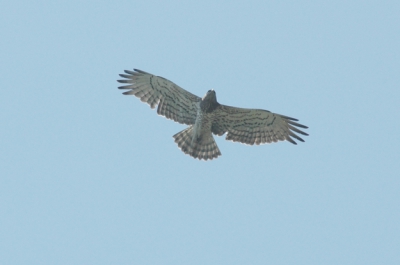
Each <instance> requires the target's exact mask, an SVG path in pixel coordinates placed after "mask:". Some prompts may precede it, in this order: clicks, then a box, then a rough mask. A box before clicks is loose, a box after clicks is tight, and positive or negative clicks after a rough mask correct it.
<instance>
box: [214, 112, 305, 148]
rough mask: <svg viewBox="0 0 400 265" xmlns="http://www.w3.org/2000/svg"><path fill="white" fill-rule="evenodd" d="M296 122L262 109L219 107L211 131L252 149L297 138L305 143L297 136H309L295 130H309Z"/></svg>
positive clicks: (292, 141)
mask: <svg viewBox="0 0 400 265" xmlns="http://www.w3.org/2000/svg"><path fill="white" fill-rule="evenodd" d="M295 121H297V119H294V118H290V117H287V116H283V115H279V114H276V113H272V112H270V111H267V110H261V109H243V108H235V107H230V106H225V105H220V106H219V107H218V108H217V109H216V110H215V113H214V121H213V125H212V127H211V130H212V132H213V133H214V134H216V135H220V136H221V135H223V134H224V133H226V132H228V134H227V136H226V139H227V140H232V141H234V142H241V143H245V144H249V145H253V144H256V145H259V144H264V143H271V142H277V141H284V140H287V141H289V142H291V143H292V144H296V142H295V141H294V140H293V139H292V137H293V138H295V139H297V140H299V141H301V142H304V140H303V139H301V138H300V137H299V136H298V135H297V134H295V133H299V134H302V135H308V134H307V133H305V132H303V131H301V130H299V129H298V128H296V127H300V128H304V129H307V128H308V127H307V126H304V125H301V124H299V123H297V122H295Z"/></svg>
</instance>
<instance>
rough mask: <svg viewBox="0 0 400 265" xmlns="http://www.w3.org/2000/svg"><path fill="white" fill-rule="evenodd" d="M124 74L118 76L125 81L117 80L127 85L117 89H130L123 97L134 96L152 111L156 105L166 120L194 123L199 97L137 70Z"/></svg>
mask: <svg viewBox="0 0 400 265" xmlns="http://www.w3.org/2000/svg"><path fill="white" fill-rule="evenodd" d="M125 73H126V74H120V76H121V77H123V78H125V79H123V80H118V82H120V83H127V84H128V85H125V86H120V87H119V89H130V91H127V92H124V93H123V94H124V95H135V96H136V97H138V98H140V100H141V101H143V102H146V103H147V104H149V105H150V107H151V108H152V109H154V108H155V106H157V105H158V108H157V113H158V114H159V115H162V116H164V117H166V118H168V119H171V120H174V121H176V122H179V123H183V124H187V125H192V124H194V123H195V121H196V116H197V108H198V107H197V106H198V102H200V101H201V98H200V97H198V96H196V95H193V94H192V93H190V92H188V91H186V90H184V89H183V88H181V87H179V86H178V85H176V84H174V83H173V82H171V81H169V80H167V79H165V78H163V77H160V76H155V75H152V74H149V73H146V72H144V71H141V70H138V69H134V71H129V70H125Z"/></svg>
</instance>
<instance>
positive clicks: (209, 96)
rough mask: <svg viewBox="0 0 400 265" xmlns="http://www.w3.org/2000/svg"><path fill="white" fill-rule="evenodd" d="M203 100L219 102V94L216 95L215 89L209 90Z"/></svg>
mask: <svg viewBox="0 0 400 265" xmlns="http://www.w3.org/2000/svg"><path fill="white" fill-rule="evenodd" d="M203 100H205V101H210V102H217V94H216V93H215V91H214V89H211V90H208V91H207V93H206V94H205V95H204V97H203Z"/></svg>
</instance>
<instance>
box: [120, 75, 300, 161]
mask: <svg viewBox="0 0 400 265" xmlns="http://www.w3.org/2000/svg"><path fill="white" fill-rule="evenodd" d="M120 76H121V77H123V78H125V79H123V80H118V82H120V83H126V84H127V85H124V86H120V87H119V89H128V90H129V91H127V92H124V93H123V94H124V95H135V96H136V97H138V98H140V100H141V101H143V102H146V103H147V104H149V105H150V107H151V108H152V109H153V108H155V107H156V106H157V105H158V108H157V113H158V114H159V115H162V116H164V117H166V118H167V119H171V120H174V121H176V122H179V123H182V124H187V125H189V127H188V128H186V129H184V130H183V131H181V132H179V133H177V134H175V135H174V136H173V137H174V139H175V142H176V143H177V144H178V146H179V148H180V149H181V150H182V151H183V152H184V153H185V154H188V155H190V156H192V157H194V158H198V159H200V160H201V159H204V160H208V159H210V160H211V159H213V158H217V157H218V156H220V155H221V152H220V151H219V148H218V146H217V144H216V143H215V140H214V137H213V135H212V134H216V135H218V136H221V135H223V134H224V133H226V132H227V135H226V140H232V141H234V142H241V143H244V144H249V145H253V144H256V145H259V144H265V143H272V142H277V141H284V140H287V141H289V142H291V143H292V144H296V142H295V141H294V140H293V138H294V139H297V140H299V141H301V142H304V140H303V139H301V138H300V137H299V136H298V135H296V134H295V133H298V134H302V135H308V134H307V133H305V132H303V131H301V130H299V129H298V128H296V127H300V128H305V129H306V128H308V127H307V126H304V125H301V124H299V123H297V122H296V121H298V120H297V119H294V118H290V117H288V116H284V115H280V114H276V113H272V112H270V111H267V110H261V109H243V108H236V107H230V106H226V105H222V104H219V103H218V102H217V97H216V93H215V91H214V90H209V91H208V92H207V93H206V94H205V96H204V97H203V98H200V97H198V96H196V95H193V94H192V93H190V92H188V91H186V90H184V89H183V88H181V87H179V86H178V85H176V84H174V83H173V82H171V81H169V80H167V79H165V78H163V77H160V76H155V75H152V74H149V73H146V72H144V71H141V70H138V69H134V71H129V70H125V74H120Z"/></svg>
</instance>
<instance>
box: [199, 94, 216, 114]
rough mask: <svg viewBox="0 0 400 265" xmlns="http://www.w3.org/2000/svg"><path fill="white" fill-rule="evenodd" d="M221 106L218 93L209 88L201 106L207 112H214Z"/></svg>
mask: <svg viewBox="0 0 400 265" xmlns="http://www.w3.org/2000/svg"><path fill="white" fill-rule="evenodd" d="M218 106H219V103H218V102H217V94H216V93H215V91H214V90H213V89H211V90H208V92H207V93H206V94H205V96H204V97H203V100H202V101H201V108H202V110H204V111H206V112H212V111H214V110H215V109H216V108H217V107H218Z"/></svg>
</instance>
